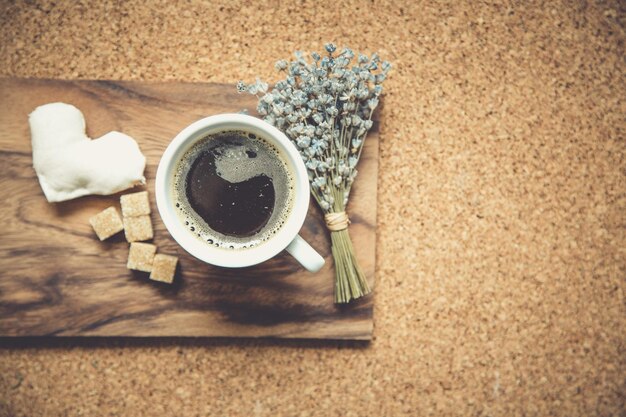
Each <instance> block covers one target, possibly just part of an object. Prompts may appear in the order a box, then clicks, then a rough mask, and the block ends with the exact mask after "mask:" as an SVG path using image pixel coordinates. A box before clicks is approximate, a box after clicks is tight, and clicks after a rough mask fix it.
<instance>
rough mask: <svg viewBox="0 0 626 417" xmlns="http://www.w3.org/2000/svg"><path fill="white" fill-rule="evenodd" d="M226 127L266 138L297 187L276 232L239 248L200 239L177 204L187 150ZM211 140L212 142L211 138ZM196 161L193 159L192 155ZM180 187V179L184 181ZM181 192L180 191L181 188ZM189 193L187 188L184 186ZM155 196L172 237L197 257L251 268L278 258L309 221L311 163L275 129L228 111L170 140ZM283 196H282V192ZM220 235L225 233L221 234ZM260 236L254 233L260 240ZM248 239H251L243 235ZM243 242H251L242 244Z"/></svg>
mask: <svg viewBox="0 0 626 417" xmlns="http://www.w3.org/2000/svg"><path fill="white" fill-rule="evenodd" d="M224 131H232V132H241V131H243V132H246V133H250V134H252V135H254V136H256V137H259V138H262V140H263V141H265V142H267V143H268V144H269V145H270V146H271V147H273V148H275V149H276V150H277V151H278V155H277V156H276V157H279V158H280V159H281V161H282V163H283V164H284V165H285V166H286V169H287V170H288V172H289V174H291V175H292V181H291V185H292V189H291V190H288V192H290V197H291V200H292V202H291V208H290V209H289V208H287V209H286V210H284V218H283V219H281V220H282V221H283V223H282V225H281V226H280V227H276V229H275V230H274V233H272V234H269V235H268V236H267V238H266V239H265V240H263V241H260V242H258V243H256V244H254V245H253V246H251V247H249V246H248V245H245V243H244V244H243V245H238V246H239V247H237V248H230V247H228V246H227V247H222V246H219V247H218V246H215V245H214V244H212V243H209V242H208V241H207V240H206V239H203V238H200V237H198V236H197V235H196V233H195V232H194V231H192V230H190V228H189V226H188V225H185V219H184V216H181V214H180V207H177V206H176V204H177V200H178V199H177V195H179V194H180V193H179V192H178V191H176V190H175V189H174V187H175V182H176V178H175V177H176V174H177V169H178V168H179V166H180V164H181V161H182V160H183V159H185V157H186V155H187V153H188V152H189V151H191V150H192V149H193V148H194V146H197V144H198V143H199V142H202V141H204V140H207V139H206V138H207V137H209V136H211V135H217V134H220V133H221V132H224ZM208 140H211V139H210V138H209V139H208ZM190 159H193V158H190ZM179 186H180V181H179ZM179 191H180V190H179ZM182 193H183V194H184V190H182ZM155 194H156V200H157V206H158V210H159V214H160V215H161V218H162V219H163V222H164V224H165V226H166V228H167V229H168V231H169V232H170V234H171V235H172V237H173V238H174V239H175V240H176V241H177V242H178V244H180V245H181V246H182V247H183V248H184V249H185V250H186V251H187V252H189V253H190V254H191V255H193V256H195V257H196V258H198V259H200V260H202V261H204V262H207V263H209V264H212V265H217V266H223V267H246V266H251V265H255V264H258V263H260V262H263V261H265V260H267V259H270V258H272V257H273V256H275V255H276V254H278V253H279V252H281V251H282V250H283V249H285V248H287V246H288V245H289V244H290V243H292V241H294V239H295V238H296V237H297V234H298V231H299V230H300V228H301V227H302V224H303V223H304V219H305V217H306V213H307V210H308V207H309V198H310V197H309V196H310V188H309V181H308V176H307V171H306V167H305V166H304V162H303V161H302V158H301V157H300V155H299V153H298V150H297V149H296V147H295V146H294V145H293V144H292V143H291V142H290V141H289V139H287V137H286V136H285V135H284V134H283V133H282V132H280V131H279V130H278V129H276V128H275V127H273V126H271V125H269V124H268V123H266V122H264V121H262V120H260V119H257V118H255V117H251V116H247V115H242V114H222V115H216V116H211V117H207V118H204V119H201V120H198V121H197V122H195V123H193V124H191V125H189V126H188V127H186V128H185V129H183V130H182V131H181V132H180V133H179V134H178V135H177V136H176V137H175V138H174V139H173V140H172V142H171V143H170V144H169V146H168V147H167V149H166V150H165V152H164V153H163V156H162V157H161V161H160V162H159V167H158V169H157V176H156V183H155ZM277 198H280V196H277ZM216 237H217V238H218V239H219V233H218V234H216ZM254 238H255V236H250V241H251V242H252V241H254ZM237 240H238V241H240V242H245V240H246V238H238V239H237ZM242 246H248V247H246V248H242Z"/></svg>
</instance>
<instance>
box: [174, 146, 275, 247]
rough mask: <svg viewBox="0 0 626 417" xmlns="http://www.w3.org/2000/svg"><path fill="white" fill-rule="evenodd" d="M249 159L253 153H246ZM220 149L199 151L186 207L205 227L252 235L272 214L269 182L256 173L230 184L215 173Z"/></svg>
mask: <svg viewBox="0 0 626 417" xmlns="http://www.w3.org/2000/svg"><path fill="white" fill-rule="evenodd" d="M246 154H247V155H248V157H249V158H256V152H254V151H247V152H246ZM221 155H222V152H221V150H220V149H215V148H214V149H209V150H205V151H202V152H201V153H200V155H198V156H197V158H196V160H195V161H193V164H192V165H191V168H190V169H189V172H188V173H187V178H186V181H185V183H186V189H185V195H186V196H187V201H188V202H189V205H190V206H191V208H192V209H193V211H195V212H196V213H197V214H198V215H199V216H200V217H201V218H202V220H204V221H205V222H206V224H207V225H209V227H210V228H211V229H213V230H215V231H216V232H219V233H222V234H224V235H226V236H252V235H254V234H256V233H258V232H259V231H260V230H261V229H262V228H263V226H265V225H266V224H267V222H268V220H269V219H270V216H271V215H272V212H273V211H274V200H275V195H276V193H275V190H274V184H273V182H272V179H271V178H270V177H268V176H267V175H265V174H258V175H256V176H254V177H251V178H248V179H247V180H244V181H241V182H230V181H228V180H225V179H224V178H222V177H221V176H220V175H218V173H217V169H216V167H215V160H216V158H219V157H220V156H221Z"/></svg>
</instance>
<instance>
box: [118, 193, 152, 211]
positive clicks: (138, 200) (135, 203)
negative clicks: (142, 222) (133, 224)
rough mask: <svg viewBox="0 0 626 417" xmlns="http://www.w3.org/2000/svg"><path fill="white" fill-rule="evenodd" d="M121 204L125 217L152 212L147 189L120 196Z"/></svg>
mask: <svg viewBox="0 0 626 417" xmlns="http://www.w3.org/2000/svg"><path fill="white" fill-rule="evenodd" d="M120 205H121V206H122V216H124V217H135V216H143V215H145V214H150V201H148V192H147V191H140V192H138V193H132V194H124V195H123V196H121V197H120Z"/></svg>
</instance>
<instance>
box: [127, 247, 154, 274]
mask: <svg viewBox="0 0 626 417" xmlns="http://www.w3.org/2000/svg"><path fill="white" fill-rule="evenodd" d="M156 249H157V248H156V246H154V245H153V244H151V243H139V242H133V243H131V244H130V250H129V251H128V262H127V263H126V268H128V269H134V270H136V271H143V272H150V271H151V270H152V263H153V261H154V254H155V253H156Z"/></svg>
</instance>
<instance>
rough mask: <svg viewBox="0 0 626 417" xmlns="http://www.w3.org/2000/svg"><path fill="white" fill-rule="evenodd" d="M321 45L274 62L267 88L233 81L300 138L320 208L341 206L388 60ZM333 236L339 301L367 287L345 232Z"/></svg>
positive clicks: (296, 140) (295, 139) (340, 209)
mask: <svg viewBox="0 0 626 417" xmlns="http://www.w3.org/2000/svg"><path fill="white" fill-rule="evenodd" d="M324 49H325V53H323V54H319V53H317V52H313V53H311V54H310V55H309V56H310V58H311V59H312V62H311V63H309V62H308V61H307V59H306V58H305V55H304V54H303V53H302V52H299V51H296V52H295V53H294V56H295V60H293V61H291V62H288V61H286V60H280V61H278V62H276V65H275V68H276V70H277V71H279V72H283V73H284V74H285V75H284V77H285V78H284V79H283V80H280V81H278V82H276V84H275V85H274V88H273V89H272V90H271V91H268V85H267V83H264V82H262V81H260V80H259V79H257V80H256V82H255V83H254V84H250V85H246V84H245V83H243V82H241V81H240V82H238V83H237V91H239V92H248V93H251V94H254V95H256V96H257V97H258V98H259V103H258V106H257V111H258V113H259V115H260V116H262V117H263V120H265V121H266V122H268V123H270V124H271V125H274V126H276V127H277V128H279V129H281V130H282V131H284V132H285V134H286V135H287V137H288V138H289V139H290V140H291V141H292V142H293V143H294V144H295V145H296V146H297V148H298V150H299V153H300V156H301V157H302V159H303V160H304V162H305V166H306V168H307V173H308V177H309V181H310V183H311V193H312V195H313V197H314V198H315V200H316V201H317V203H318V204H319V206H320V208H321V209H322V210H323V211H324V213H342V212H345V208H346V205H347V204H348V197H349V195H350V190H351V188H352V184H353V182H354V179H355V177H356V175H357V169H356V166H357V164H358V161H359V158H360V156H361V152H362V151H363V148H364V140H365V138H366V136H367V132H368V131H369V130H370V129H371V128H372V126H373V122H372V114H373V112H374V110H375V109H376V107H377V106H378V104H379V97H380V95H381V94H382V91H383V87H382V83H383V81H385V79H386V78H387V74H388V73H389V71H390V70H391V64H389V62H387V61H381V59H380V57H379V56H378V55H377V54H372V55H371V56H369V57H368V56H367V55H364V54H355V53H354V52H353V51H352V50H351V49H349V48H343V49H341V52H337V46H336V45H335V44H333V43H327V44H325V45H324ZM355 56H356V57H357V58H356V59H354V58H355ZM342 232H343V230H342V231H338V232H333V234H335V233H342ZM333 239H335V238H333ZM338 239H344V240H342V242H343V243H342V244H341V248H342V249H338V250H339V251H342V250H343V251H344V252H342V254H340V255H336V254H335V247H334V245H333V256H334V257H335V258H336V260H337V259H338V257H341V259H340V262H339V264H341V265H342V268H344V269H341V268H340V269H337V270H336V274H337V281H336V291H335V297H336V302H348V301H349V300H350V299H353V298H358V297H360V296H363V295H365V294H367V293H368V292H369V291H370V290H369V287H368V285H367V280H366V279H365V277H364V275H363V274H362V272H361V271H360V270H359V268H358V267H357V266H356V265H355V264H354V254H353V253H349V252H345V250H346V249H345V248H347V247H348V246H349V247H352V245H351V243H349V236H348V235H347V232H346V233H345V236H344V235H341V237H339V238H338ZM345 240H347V242H346V241H345ZM333 242H334V240H333Z"/></svg>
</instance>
